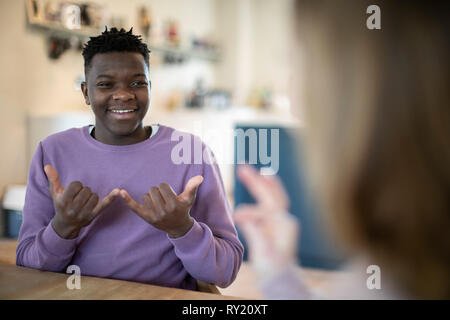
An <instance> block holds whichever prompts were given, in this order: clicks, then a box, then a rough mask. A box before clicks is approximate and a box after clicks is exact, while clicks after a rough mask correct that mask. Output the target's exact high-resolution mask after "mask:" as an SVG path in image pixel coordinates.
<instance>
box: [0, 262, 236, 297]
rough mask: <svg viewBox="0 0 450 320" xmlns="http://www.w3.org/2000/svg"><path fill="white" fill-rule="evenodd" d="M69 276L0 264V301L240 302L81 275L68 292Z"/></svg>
mask: <svg viewBox="0 0 450 320" xmlns="http://www.w3.org/2000/svg"><path fill="white" fill-rule="evenodd" d="M70 276H71V274H64V273H56V272H48V271H39V270H35V269H30V268H24V267H18V266H15V265H11V264H6V263H0V299H33V300H40V299H49V300H52V299H58V300H61V299H62V300H65V299H91V300H109V299H117V300H128V299H133V300H142V299H159V300H236V299H239V298H236V297H230V296H224V295H217V294H212V293H204V292H197V291H191V290H183V289H174V288H166V287H160V286H153V285H148V284H142V283H136V282H130V281H122V280H113V279H104V278H96V277H88V276H83V275H81V288H80V289H72V290H70V289H68V288H67V279H68V278H69V277H70Z"/></svg>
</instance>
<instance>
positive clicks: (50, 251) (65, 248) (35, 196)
mask: <svg viewBox="0 0 450 320" xmlns="http://www.w3.org/2000/svg"><path fill="white" fill-rule="evenodd" d="M46 164H51V163H46V160H45V154H44V151H43V146H42V143H39V146H38V147H37V150H36V152H35V154H34V156H33V159H32V160H31V165H30V170H29V175H28V183H27V190H26V196H25V206H24V209H23V220H22V226H21V228H20V232H19V240H18V246H17V249H16V264H17V265H18V266H24V267H30V268H35V269H40V270H48V271H63V270H64V269H65V267H66V266H67V265H68V264H69V262H70V260H71V259H72V256H73V254H74V252H75V248H76V240H77V239H76V238H75V239H63V238H61V237H60V236H59V235H58V234H57V233H56V232H55V230H54V229H53V227H52V225H51V220H52V218H53V216H54V215H55V210H54V207H53V200H52V198H51V195H50V191H49V183H48V180H47V176H46V175H45V172H44V165H46ZM52 165H53V164H52Z"/></svg>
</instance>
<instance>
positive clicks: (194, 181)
mask: <svg viewBox="0 0 450 320" xmlns="http://www.w3.org/2000/svg"><path fill="white" fill-rule="evenodd" d="M202 182H203V177H202V176H195V177H192V178H191V179H189V181H188V182H187V184H186V187H185V188H184V191H183V193H182V194H180V198H181V199H182V200H184V201H186V202H188V203H190V202H193V201H194V200H195V196H196V194H197V189H198V187H199V186H200V184H202Z"/></svg>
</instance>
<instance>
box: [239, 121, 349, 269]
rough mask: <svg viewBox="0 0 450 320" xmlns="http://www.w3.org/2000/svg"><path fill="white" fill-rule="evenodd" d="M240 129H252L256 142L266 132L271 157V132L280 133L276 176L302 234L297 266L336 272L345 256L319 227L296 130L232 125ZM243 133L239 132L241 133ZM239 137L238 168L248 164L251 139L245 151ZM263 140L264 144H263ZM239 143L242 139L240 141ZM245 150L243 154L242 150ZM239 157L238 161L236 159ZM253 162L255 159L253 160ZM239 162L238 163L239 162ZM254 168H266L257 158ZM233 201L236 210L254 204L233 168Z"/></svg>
mask: <svg viewBox="0 0 450 320" xmlns="http://www.w3.org/2000/svg"><path fill="white" fill-rule="evenodd" d="M239 129H242V130H243V131H244V132H247V131H246V130H248V129H254V130H253V131H256V136H257V140H258V149H259V140H260V138H261V132H264V130H260V129H266V130H267V131H266V132H267V137H266V136H265V135H264V136H263V139H264V140H266V141H267V144H268V147H267V150H268V151H267V153H268V154H271V152H272V146H271V139H270V136H271V134H272V133H273V132H276V131H273V130H278V133H279V168H278V173H277V174H278V176H279V177H280V179H281V181H282V182H283V184H284V186H285V188H286V191H287V193H288V195H289V199H290V204H291V205H290V212H291V213H292V214H293V215H294V216H295V217H296V218H297V219H298V220H299V221H300V223H301V232H300V237H299V239H298V241H299V242H300V245H299V254H298V263H299V264H300V265H302V266H304V267H310V268H320V269H327V270H335V269H339V267H341V266H342V264H343V262H344V261H345V257H344V256H343V254H342V253H341V252H339V250H338V248H337V247H336V246H335V245H334V243H335V242H334V241H333V240H332V239H331V237H330V236H329V235H328V234H327V233H326V232H325V230H324V228H323V226H321V224H320V222H319V218H318V210H317V209H316V208H315V206H314V202H313V200H312V197H310V196H309V195H308V190H307V188H306V184H305V174H304V172H302V169H303V168H302V166H301V161H302V152H301V151H302V150H301V141H300V140H299V139H298V138H299V137H300V132H299V129H292V128H283V127H275V126H272V127H270V126H264V127H263V126H261V127H257V126H241V125H236V126H235V132H236V130H239ZM241 132H242V131H241ZM237 139H238V138H237V137H235V141H234V150H235V162H234V163H235V164H237V165H239V163H242V161H243V160H244V161H245V163H249V160H250V159H251V158H250V155H249V141H250V138H249V137H246V138H245V144H244V148H242V145H241V147H240V148H241V149H239V148H238V140H237ZM264 140H263V142H264ZM241 143H242V140H241ZM243 149H245V154H243V152H242V150H243ZM238 158H240V159H238ZM253 159H254V157H253ZM238 160H240V161H241V162H238ZM253 165H254V166H255V167H256V168H261V167H267V165H263V164H262V163H261V162H260V157H259V156H258V157H257V163H256V164H253ZM234 179H235V187H234V200H235V207H237V206H238V205H239V204H243V203H254V202H255V201H254V199H253V198H252V197H251V196H250V194H249V193H248V192H247V190H246V188H245V187H244V186H243V184H242V183H241V182H240V181H239V180H238V179H237V176H236V166H235V170H234ZM238 234H239V237H240V240H241V241H242V243H243V244H244V247H245V253H244V261H245V260H247V252H248V248H247V245H246V243H245V238H244V236H243V234H242V233H241V232H240V230H239V228H238Z"/></svg>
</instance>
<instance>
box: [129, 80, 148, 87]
mask: <svg viewBox="0 0 450 320" xmlns="http://www.w3.org/2000/svg"><path fill="white" fill-rule="evenodd" d="M131 86H132V87H146V86H147V82H146V81H134V82H132V83H131Z"/></svg>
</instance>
